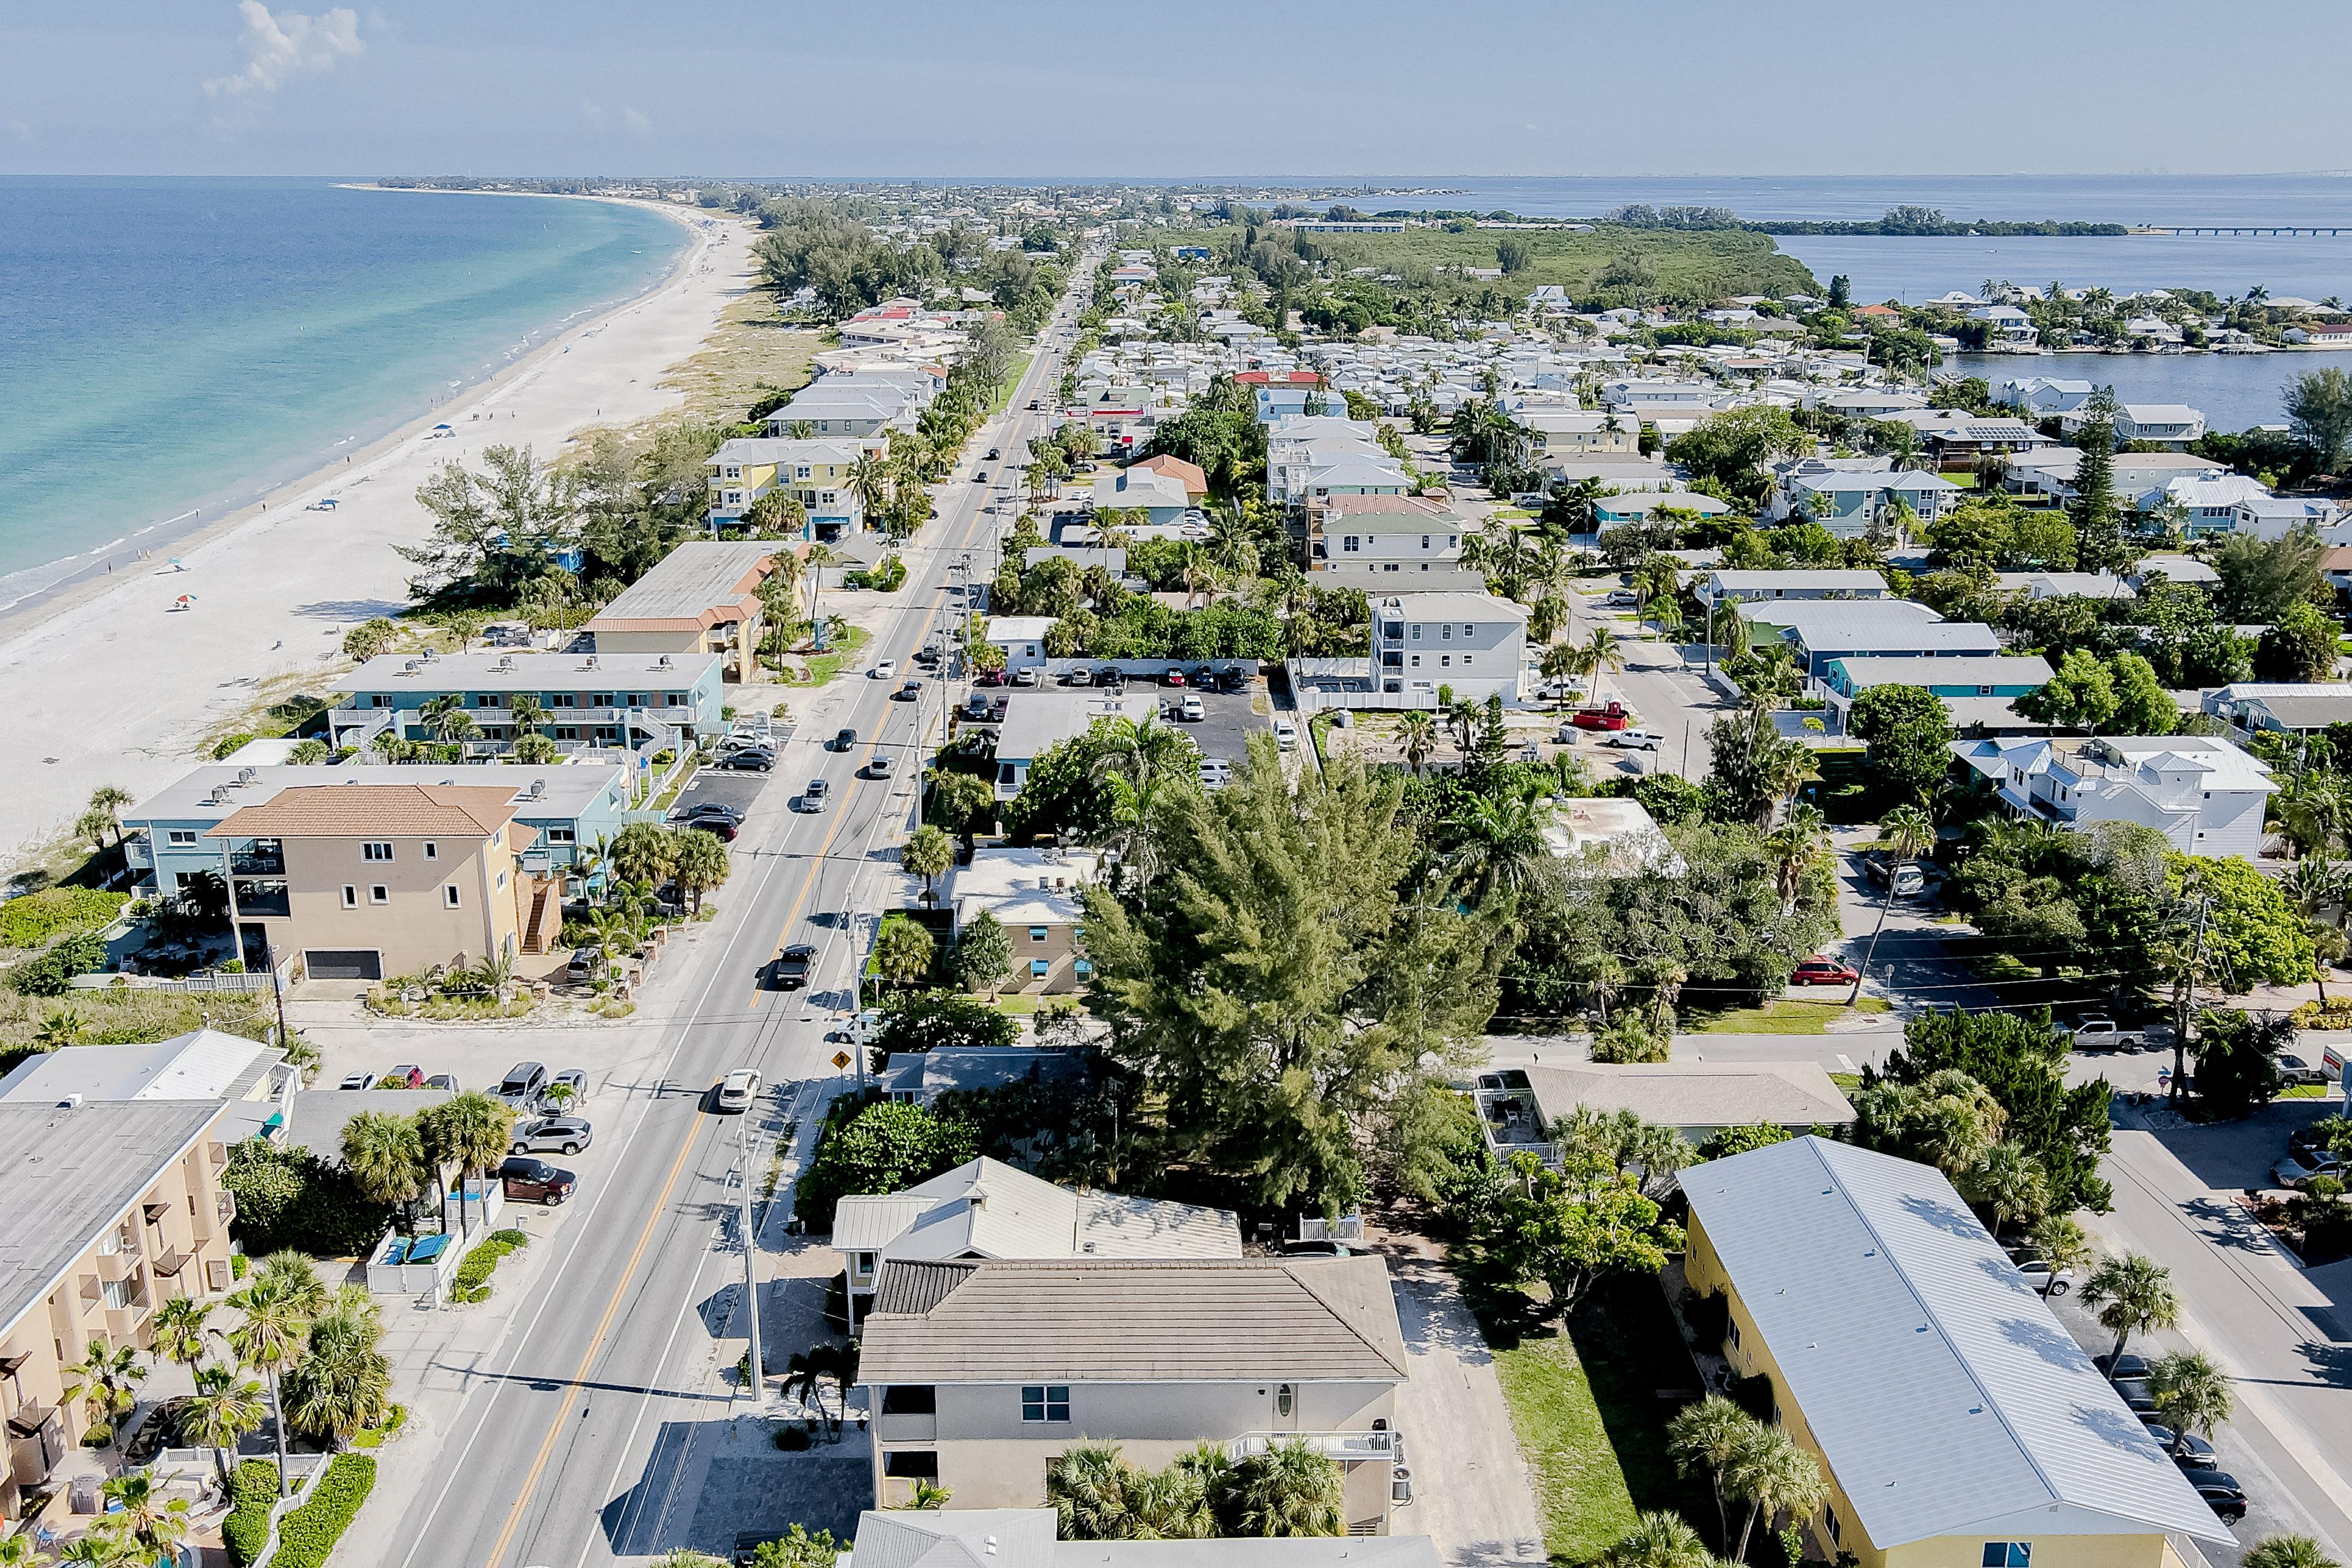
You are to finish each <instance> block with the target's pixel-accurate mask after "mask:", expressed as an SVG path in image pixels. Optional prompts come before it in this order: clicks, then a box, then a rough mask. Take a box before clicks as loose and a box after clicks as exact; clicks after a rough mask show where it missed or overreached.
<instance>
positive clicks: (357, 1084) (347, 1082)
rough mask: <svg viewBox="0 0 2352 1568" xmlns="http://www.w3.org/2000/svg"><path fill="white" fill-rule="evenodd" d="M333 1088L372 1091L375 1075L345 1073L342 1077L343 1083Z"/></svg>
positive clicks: (368, 1073)
mask: <svg viewBox="0 0 2352 1568" xmlns="http://www.w3.org/2000/svg"><path fill="white" fill-rule="evenodd" d="M335 1087H336V1088H337V1089H373V1088H374V1087H375V1074H373V1073H372V1072H350V1073H345V1074H344V1075H343V1081H342V1082H341V1083H339V1084H337V1085H335Z"/></svg>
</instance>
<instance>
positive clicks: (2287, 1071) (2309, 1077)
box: [2274, 1051, 2327, 1085]
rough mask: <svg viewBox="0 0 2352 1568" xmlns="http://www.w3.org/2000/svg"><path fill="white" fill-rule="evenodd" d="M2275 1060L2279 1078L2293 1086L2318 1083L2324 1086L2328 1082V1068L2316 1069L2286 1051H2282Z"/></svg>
mask: <svg viewBox="0 0 2352 1568" xmlns="http://www.w3.org/2000/svg"><path fill="white" fill-rule="evenodd" d="M2274 1059H2275V1060H2276V1061H2277V1063H2278V1069H2279V1076H2280V1077H2281V1078H2283V1079H2285V1080H2286V1081H2287V1082H2289V1083H2291V1084H2294V1083H2316V1084H2323V1085H2324V1084H2325V1083H2326V1082H2327V1069H2326V1068H2318V1067H2314V1066H2312V1065H2311V1064H2310V1063H2309V1062H2307V1061H2305V1060H2304V1059H2303V1058H2301V1057H2298V1056H2294V1055H2292V1054H2290V1053H2288V1052H2285V1051H2281V1052H2280V1053H2279V1054H2278V1056H2277V1057H2276V1058H2274Z"/></svg>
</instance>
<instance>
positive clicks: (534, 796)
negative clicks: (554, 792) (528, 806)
mask: <svg viewBox="0 0 2352 1568" xmlns="http://www.w3.org/2000/svg"><path fill="white" fill-rule="evenodd" d="M546 797H547V781H546V780H545V779H533V780H531V781H530V792H529V793H528V794H527V795H525V796H524V798H525V799H526V800H544V799H545V798H546Z"/></svg>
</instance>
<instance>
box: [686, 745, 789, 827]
mask: <svg viewBox="0 0 2352 1568" xmlns="http://www.w3.org/2000/svg"><path fill="white" fill-rule="evenodd" d="M710 765H711V766H712V767H714V768H719V769H723V770H725V771H727V772H730V773H772V772H774V771H775V766H776V753H775V752H771V751H769V750H768V749H767V748H765V747H764V746H745V747H742V748H740V750H737V751H732V752H721V753H720V754H719V755H718V756H717V757H714V758H712V759H711V763H710ZM693 826H701V824H699V823H697V824H694V825H693Z"/></svg>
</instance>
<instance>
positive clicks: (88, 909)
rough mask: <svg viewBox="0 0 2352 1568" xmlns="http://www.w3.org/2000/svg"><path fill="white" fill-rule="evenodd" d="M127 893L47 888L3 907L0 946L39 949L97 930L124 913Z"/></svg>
mask: <svg viewBox="0 0 2352 1568" xmlns="http://www.w3.org/2000/svg"><path fill="white" fill-rule="evenodd" d="M130 897H131V895H129V894H128V893H110V892H108V891H106V890H105V889H102V888H44V889H41V890H40V891H39V892H37V893H27V894H26V895H25V896H24V897H23V898H21V899H11V900H8V901H7V902H6V903H5V904H0V947H6V948H28V947H39V946H40V945H42V944H43V943H44V942H47V941H48V940H49V939H50V938H52V937H55V936H59V935H62V934H64V933H65V932H68V931H97V930H99V929H100V927H103V926H105V925H107V924H108V923H109V922H110V921H112V920H113V919H114V917H115V916H116V915H118V914H120V913H121V912H122V906H123V905H124V904H125V903H127V902H129V901H130Z"/></svg>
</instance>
